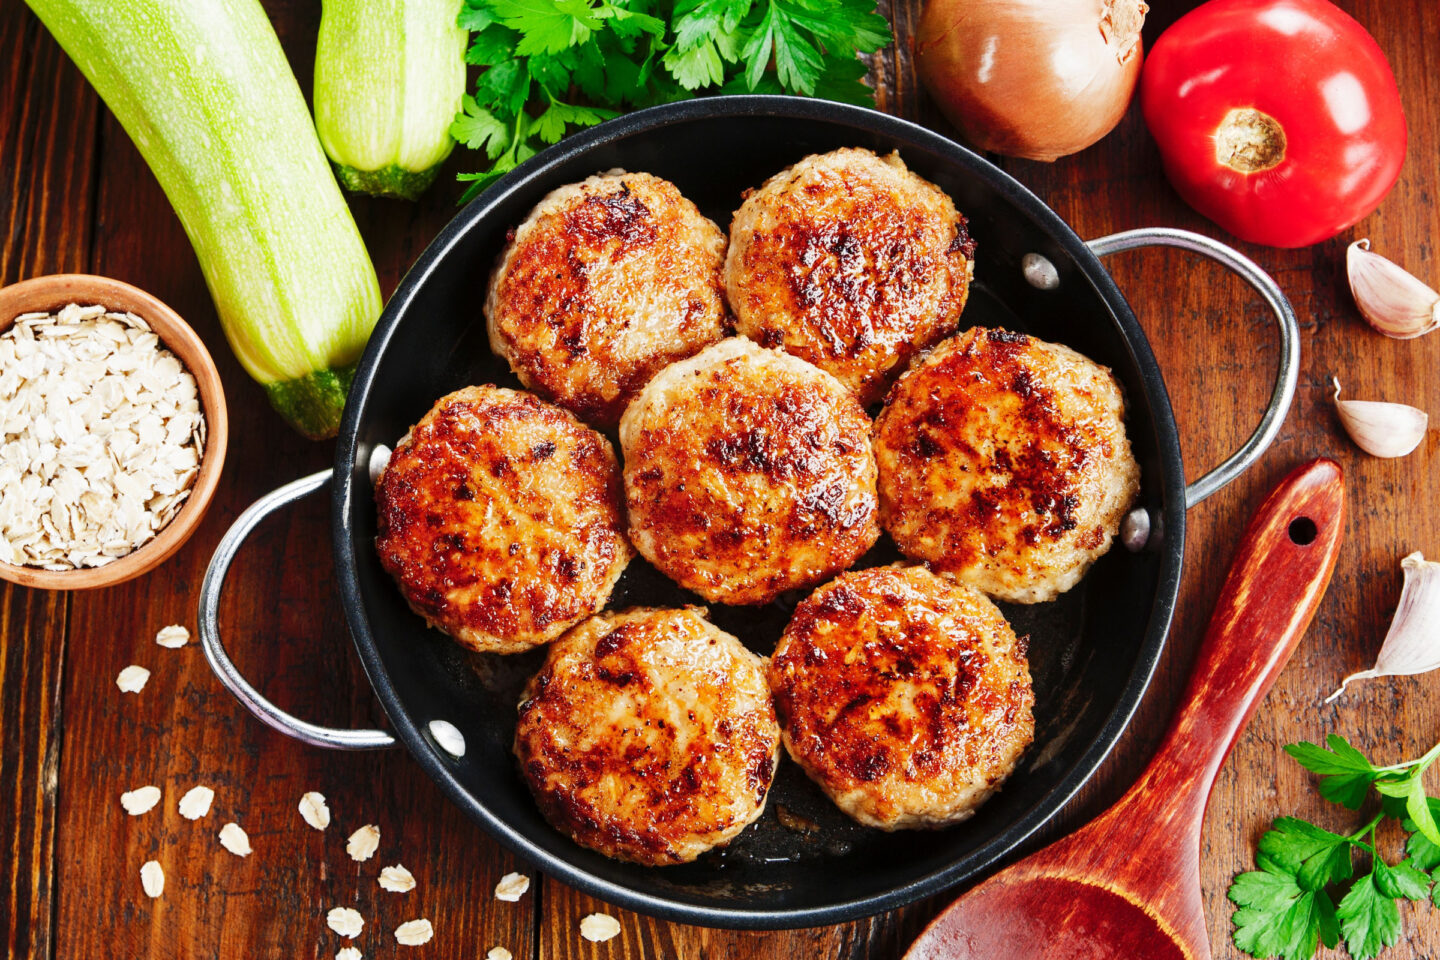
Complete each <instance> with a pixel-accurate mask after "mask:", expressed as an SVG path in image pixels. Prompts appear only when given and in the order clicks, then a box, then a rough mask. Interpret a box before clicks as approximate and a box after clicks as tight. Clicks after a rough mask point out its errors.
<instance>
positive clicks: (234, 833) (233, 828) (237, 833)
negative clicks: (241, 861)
mask: <svg viewBox="0 0 1440 960" xmlns="http://www.w3.org/2000/svg"><path fill="white" fill-rule="evenodd" d="M220 846H222V847H224V848H225V849H226V850H229V851H230V852H231V853H233V854H235V856H237V857H248V856H250V853H251V850H250V838H249V837H248V836H246V835H245V831H244V830H242V829H241V828H240V824H238V823H227V824H225V826H223V827H221V828H220Z"/></svg>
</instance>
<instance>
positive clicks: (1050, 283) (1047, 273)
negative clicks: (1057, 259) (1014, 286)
mask: <svg viewBox="0 0 1440 960" xmlns="http://www.w3.org/2000/svg"><path fill="white" fill-rule="evenodd" d="M1020 270H1021V272H1023V273H1024V274H1025V282H1026V283H1028V284H1030V286H1032V287H1034V288H1035V289H1037V290H1054V289H1055V288H1056V287H1058V286H1060V271H1059V270H1056V269H1055V264H1053V263H1051V262H1050V259H1049V258H1048V257H1044V256H1041V255H1040V254H1038V253H1027V254H1025V256H1024V257H1022V258H1021V259H1020Z"/></svg>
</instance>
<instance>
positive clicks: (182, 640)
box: [155, 623, 190, 650]
mask: <svg viewBox="0 0 1440 960" xmlns="http://www.w3.org/2000/svg"><path fill="white" fill-rule="evenodd" d="M155 642H156V643H158V644H160V646H162V647H169V648H170V649H171V650H176V649H179V648H180V647H183V646H185V644H187V643H189V642H190V631H189V630H186V629H185V628H184V627H182V626H180V624H178V623H173V624H171V625H170V626H168V627H165V628H163V629H161V631H160V632H159V633H157V634H155Z"/></svg>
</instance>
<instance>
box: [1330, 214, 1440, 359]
mask: <svg viewBox="0 0 1440 960" xmlns="http://www.w3.org/2000/svg"><path fill="white" fill-rule="evenodd" d="M1345 272H1346V273H1347V274H1348V275H1349V277H1350V293H1351V294H1352V295H1353V296H1354V297H1355V305H1356V306H1357V307H1359V308H1360V312H1361V313H1362V314H1364V316H1365V319H1366V320H1368V321H1369V322H1370V326H1372V327H1374V328H1375V329H1376V330H1379V331H1380V332H1381V333H1383V334H1385V336H1387V337H1394V338H1395V339H1397V340H1411V339H1414V338H1415V337H1418V336H1421V335H1422V334H1426V333H1429V332H1430V331H1431V330H1434V329H1435V328H1436V327H1440V293H1436V292H1435V291H1434V290H1433V289H1431V288H1430V287H1429V286H1427V285H1426V284H1424V283H1422V282H1421V281H1420V280H1419V278H1417V277H1415V276H1414V275H1413V274H1411V273H1409V272H1407V271H1406V270H1405V269H1404V268H1403V267H1401V266H1400V265H1399V264H1397V263H1394V262H1393V261H1390V260H1387V259H1385V258H1384V257H1382V256H1380V254H1378V253H1372V252H1371V250H1370V241H1369V240H1368V239H1362V240H1356V241H1355V242H1354V243H1352V244H1350V249H1349V250H1347V251H1346V253H1345Z"/></svg>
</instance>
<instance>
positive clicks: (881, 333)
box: [725, 147, 975, 406]
mask: <svg viewBox="0 0 1440 960" xmlns="http://www.w3.org/2000/svg"><path fill="white" fill-rule="evenodd" d="M974 251H975V246H974V243H973V242H972V241H971V240H970V235H969V233H967V232H966V229H965V218H964V217H962V216H961V215H960V214H959V213H958V212H956V210H955V204H954V202H953V201H951V199H950V198H949V197H948V196H947V195H946V194H945V192H944V191H942V190H941V189H940V188H939V187H937V186H935V185H934V184H933V183H930V182H929V181H927V180H924V179H922V178H920V177H918V176H916V175H915V174H913V173H911V172H910V171H909V170H907V169H906V167H905V164H904V162H903V161H902V160H901V159H900V156H899V154H897V153H892V154H891V155H890V156H888V157H877V156H876V155H875V154H874V153H872V152H871V151H869V150H862V149H858V148H853V147H847V148H844V149H841V150H835V151H833V152H831V153H826V154H818V155H814V156H809V157H806V158H805V159H804V160H801V161H800V162H799V163H797V164H795V165H794V166H792V167H790V168H788V169H786V170H783V171H781V172H780V173H777V174H776V175H775V176H773V177H771V178H770V179H769V180H767V181H766V182H765V184H764V186H762V187H760V189H758V190H755V191H753V192H751V193H750V194H749V196H748V197H747V198H746V199H745V202H744V203H742V204H741V205H740V209H739V210H737V211H736V213H735V218H734V220H733V221H732V222H731V224H730V249H729V251H728V252H727V253H726V256H725V293H726V296H727V297H728V298H729V300H730V308H731V309H732V310H734V311H735V317H736V321H737V327H738V329H739V331H740V332H741V333H743V334H745V335H746V336H748V337H749V338H750V339H752V340H754V341H755V342H756V343H759V344H761V345H763V346H766V347H775V348H778V349H784V350H786V351H788V352H790V353H793V354H795V355H796V356H798V357H803V358H804V359H806V360H808V361H810V362H811V363H813V364H815V365H816V366H817V367H820V368H821V369H823V370H826V371H828V372H830V373H832V374H834V375H835V377H836V378H838V379H839V380H840V382H841V383H843V384H845V385H846V386H847V387H849V388H850V389H851V390H853V391H854V392H855V393H856V395H857V396H858V397H859V398H860V402H861V403H862V404H864V405H865V406H869V405H870V404H872V403H874V402H875V401H877V400H879V399H880V397H881V396H882V395H883V394H884V392H885V388H886V387H887V386H888V385H889V384H890V382H891V381H892V380H893V379H894V375H895V374H898V373H899V371H901V370H903V369H904V365H905V363H906V361H908V360H909V359H910V357H911V356H912V355H913V354H915V353H917V352H919V351H921V350H924V349H925V348H926V347H929V346H930V345H932V344H934V343H935V342H937V341H938V340H940V339H942V338H943V337H946V336H948V335H949V334H950V333H952V332H953V331H954V330H955V327H956V326H957V325H958V323H959V322H960V311H961V310H962V309H963V308H964V306H965V298H966V296H967V295H968V293H969V290H970V275H971V271H972V267H973V261H974V255H975V253H974Z"/></svg>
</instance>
